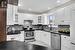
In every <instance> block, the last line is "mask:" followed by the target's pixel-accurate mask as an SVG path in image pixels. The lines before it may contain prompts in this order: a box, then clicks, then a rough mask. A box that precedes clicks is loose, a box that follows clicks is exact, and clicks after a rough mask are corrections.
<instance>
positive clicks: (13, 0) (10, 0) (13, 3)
mask: <svg viewBox="0 0 75 50" xmlns="http://www.w3.org/2000/svg"><path fill="white" fill-rule="evenodd" d="M8 4H12V5H18V0H8Z"/></svg>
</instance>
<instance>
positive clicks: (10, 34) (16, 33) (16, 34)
mask: <svg viewBox="0 0 75 50" xmlns="http://www.w3.org/2000/svg"><path fill="white" fill-rule="evenodd" d="M17 34H20V33H7V35H17Z"/></svg>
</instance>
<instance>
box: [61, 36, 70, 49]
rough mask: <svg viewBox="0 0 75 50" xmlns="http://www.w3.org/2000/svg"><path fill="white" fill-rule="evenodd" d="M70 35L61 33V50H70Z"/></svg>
mask: <svg viewBox="0 0 75 50" xmlns="http://www.w3.org/2000/svg"><path fill="white" fill-rule="evenodd" d="M70 47H71V44H70V37H69V36H65V35H61V50H70Z"/></svg>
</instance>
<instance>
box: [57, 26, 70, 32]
mask: <svg viewBox="0 0 75 50" xmlns="http://www.w3.org/2000/svg"><path fill="white" fill-rule="evenodd" d="M58 32H61V33H70V25H58Z"/></svg>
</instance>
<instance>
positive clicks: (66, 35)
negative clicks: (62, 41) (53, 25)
mask: <svg viewBox="0 0 75 50" xmlns="http://www.w3.org/2000/svg"><path fill="white" fill-rule="evenodd" d="M51 33H54V34H59V35H65V36H70V34H67V33H59V32H51Z"/></svg>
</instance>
